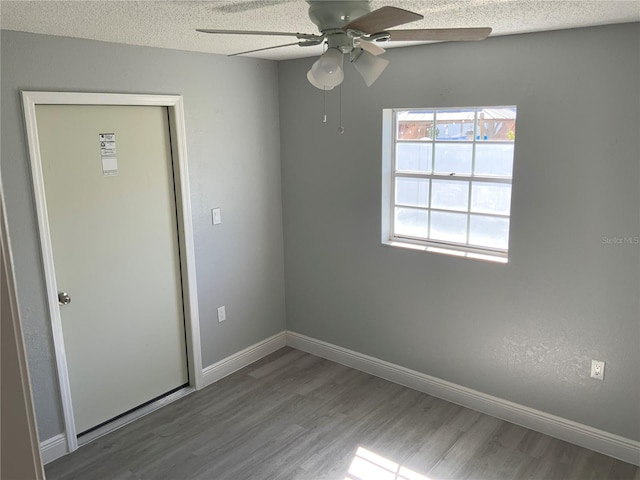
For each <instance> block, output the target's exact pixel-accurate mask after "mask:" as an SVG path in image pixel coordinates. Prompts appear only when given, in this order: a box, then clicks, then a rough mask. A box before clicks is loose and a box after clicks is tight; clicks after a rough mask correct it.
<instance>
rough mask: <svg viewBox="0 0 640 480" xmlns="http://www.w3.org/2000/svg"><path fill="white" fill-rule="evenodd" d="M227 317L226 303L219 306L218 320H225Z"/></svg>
mask: <svg viewBox="0 0 640 480" xmlns="http://www.w3.org/2000/svg"><path fill="white" fill-rule="evenodd" d="M226 319H227V313H226V312H225V311H224V305H223V306H221V307H218V322H224V321H225V320H226Z"/></svg>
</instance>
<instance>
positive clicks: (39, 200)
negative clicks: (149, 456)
mask: <svg viewBox="0 0 640 480" xmlns="http://www.w3.org/2000/svg"><path fill="white" fill-rule="evenodd" d="M21 93H22V104H23V108H24V116H25V126H26V133H27V144H28V149H29V157H30V160H31V177H32V181H33V191H34V200H35V206H36V216H37V221H38V229H39V234H40V250H41V253H42V257H41V258H42V267H43V270H44V277H45V286H46V291H47V304H48V307H49V317H50V321H51V331H52V336H53V345H54V351H55V357H56V368H57V374H58V386H59V388H60V400H61V403H62V414H63V418H64V424H65V437H66V442H67V450H68V452H72V451H74V450H76V449H77V448H78V439H77V432H76V427H75V421H74V417H73V407H72V402H71V388H70V384H69V372H68V368H67V358H66V354H65V348H64V336H63V330H62V318H61V315H60V309H59V307H58V288H57V285H56V276H55V267H54V262H53V248H52V243H51V235H50V231H49V218H48V213H47V200H46V196H45V189H44V177H43V174H42V159H41V155H40V143H39V137H38V124H37V119H36V106H37V105H101V106H102V105H120V106H158V107H166V108H167V110H168V112H169V132H170V138H171V155H172V159H173V162H172V163H173V175H174V188H175V193H176V211H177V220H178V239H179V245H180V267H181V276H182V296H183V304H184V314H185V319H184V320H185V330H186V347H187V361H188V375H189V391H192V390H193V389H195V390H199V389H200V388H202V387H203V380H202V353H201V346H200V322H199V315H198V297H197V282H196V268H195V265H196V264H195V252H194V242H193V224H192V216H191V196H190V191H189V169H188V164H187V142H186V131H185V122H184V105H183V101H182V96H180V95H146V94H118V93H76V92H42V91H22V92H21ZM174 398H175V397H174ZM164 403H166V402H163V401H162V400H161V401H159V402H158V407H159V406H162V404H164ZM148 411H149V409H147V410H146V411H145V413H148ZM143 414H144V413H143ZM116 428H117V427H116Z"/></svg>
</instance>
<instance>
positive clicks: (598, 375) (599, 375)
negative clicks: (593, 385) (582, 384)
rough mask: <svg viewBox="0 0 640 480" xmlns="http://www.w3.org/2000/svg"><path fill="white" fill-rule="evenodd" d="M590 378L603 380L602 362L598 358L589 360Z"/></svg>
mask: <svg viewBox="0 0 640 480" xmlns="http://www.w3.org/2000/svg"><path fill="white" fill-rule="evenodd" d="M591 378H595V379H596V380H604V362H602V361H600V360H591Z"/></svg>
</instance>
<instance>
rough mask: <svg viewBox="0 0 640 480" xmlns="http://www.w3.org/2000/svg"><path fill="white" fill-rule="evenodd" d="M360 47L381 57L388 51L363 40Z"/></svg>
mask: <svg viewBox="0 0 640 480" xmlns="http://www.w3.org/2000/svg"><path fill="white" fill-rule="evenodd" d="M360 47H362V49H363V50H366V51H367V52H369V53H370V54H371V55H381V54H383V53H384V52H386V50H385V49H384V48H382V47H381V46H379V45H376V44H375V43H373V42H369V41H367V40H364V39H362V38H361V39H360Z"/></svg>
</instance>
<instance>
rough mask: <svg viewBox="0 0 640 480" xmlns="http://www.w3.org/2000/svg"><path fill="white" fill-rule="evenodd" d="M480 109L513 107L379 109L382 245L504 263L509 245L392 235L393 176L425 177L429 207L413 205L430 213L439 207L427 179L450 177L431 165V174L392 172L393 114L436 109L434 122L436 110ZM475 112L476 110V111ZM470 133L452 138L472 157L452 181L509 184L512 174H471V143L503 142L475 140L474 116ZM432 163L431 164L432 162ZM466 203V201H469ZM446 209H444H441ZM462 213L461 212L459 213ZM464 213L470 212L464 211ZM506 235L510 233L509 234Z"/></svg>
mask: <svg viewBox="0 0 640 480" xmlns="http://www.w3.org/2000/svg"><path fill="white" fill-rule="evenodd" d="M483 108H492V109H493V108H495V109H500V108H517V107H516V106H514V105H510V106H484V107H452V108H437V107H432V108H386V109H383V112H382V237H381V241H382V243H383V244H384V245H390V246H394V247H402V248H409V249H413V250H421V251H427V252H434V253H442V254H449V255H455V256H460V257H467V258H475V259H479V260H490V261H494V262H500V263H507V262H508V255H509V248H508V247H507V248H506V249H500V248H491V247H480V246H475V245H470V244H468V243H464V244H463V243H456V242H452V241H446V240H434V239H428V238H424V237H413V236H409V235H396V234H395V230H394V221H395V215H394V211H395V207H396V203H395V196H396V195H395V193H396V192H395V185H396V178H398V177H402V178H421V179H429V180H430V181H429V206H428V207H416V208H420V209H422V210H426V211H428V212H429V215H431V212H432V211H440V210H439V209H434V208H432V207H431V182H432V180H434V179H435V180H452V178H451V176H450V175H448V174H444V175H443V174H437V173H434V172H433V168H432V171H431V173H419V172H398V171H396V167H395V165H396V145H397V143H398V138H397V133H398V132H397V121H396V120H397V115H398V113H400V112H411V111H424V110H431V111H434V112H436V115H435V121H437V113H438V112H446V111H460V110H466V109H469V110H472V109H474V110H476V112H477V111H479V110H481V109H483ZM476 114H477V113H476ZM473 123H474V133H473V136H472V139H471V140H464V141H459V140H457V141H452V143H454V142H455V143H456V144H471V145H473V146H474V148H473V158H472V173H471V174H470V175H456V176H455V180H466V181H468V182H469V183H470V185H471V182H490V183H504V184H508V185H512V184H513V173H512V175H511V176H509V177H506V176H475V175H474V174H473V171H474V166H475V145H476V143H479V144H504V143H505V142H504V141H500V140H499V141H490V140H489V141H487V140H478V139H477V136H476V134H477V132H476V131H475V128H477V117H476V118H474V121H473ZM414 142H415V143H421V142H420V141H419V140H417V141H414ZM426 143H432V144H433V146H434V148H435V145H436V144H437V143H438V142H437V140H436V139H435V138H434V139H433V140H429V141H427V142H426ZM432 162H435V156H432ZM432 165H433V164H432ZM469 196H471V188H469ZM469 202H470V200H469ZM443 211H448V210H443ZM461 213H463V212H461ZM466 213H467V215H469V214H470V212H468V211H467V212H466ZM482 215H486V216H496V217H499V218H507V219H509V220H511V212H509V213H508V214H491V213H482ZM467 218H468V219H467V238H468V237H469V228H470V226H469V225H470V222H469V217H467ZM510 229H511V225H509V230H510ZM509 236H510V235H509Z"/></svg>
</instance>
